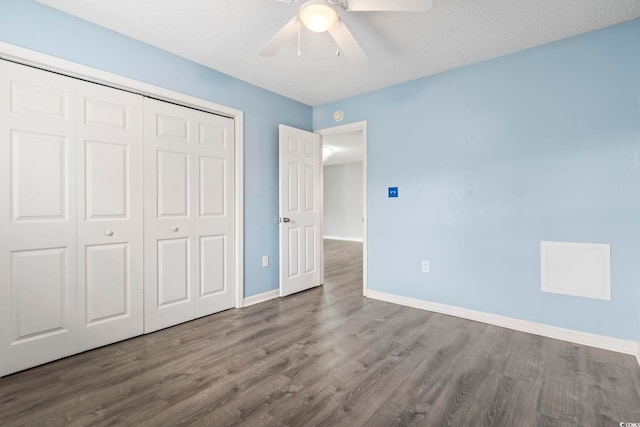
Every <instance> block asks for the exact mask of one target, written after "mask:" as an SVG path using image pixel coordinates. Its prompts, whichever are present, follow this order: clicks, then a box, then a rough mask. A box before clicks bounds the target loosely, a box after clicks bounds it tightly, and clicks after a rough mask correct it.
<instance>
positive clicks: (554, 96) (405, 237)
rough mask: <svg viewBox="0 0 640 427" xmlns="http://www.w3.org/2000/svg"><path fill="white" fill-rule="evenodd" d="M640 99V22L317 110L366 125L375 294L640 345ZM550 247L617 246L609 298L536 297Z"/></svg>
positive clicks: (320, 117)
mask: <svg viewBox="0 0 640 427" xmlns="http://www.w3.org/2000/svg"><path fill="white" fill-rule="evenodd" d="M639 95H640V20H635V21H631V22H628V23H624V24H621V25H617V26H614V27H610V28H608V29H604V30H600V31H597V32H592V33H589V34H585V35H581V36H578V37H575V38H572V39H568V40H564V41H560V42H557V43H553V44H549V45H545V46H542V47H538V48H533V49H529V50H527V51H523V52H520V53H516V54H513V55H509V56H505V57H502V58H498V59H495V60H491V61H487V62H483V63H479V64H475V65H471V66H467V67H463V68H460V69H457V70H453V71H450V72H446V73H442V74H439V75H436V76H433V77H429V78H424V79H420V80H416V81H413V82H409V83H406V84H402V85H398V86H394V87H391V88H387V89H382V90H378V91H375V92H372V93H368V94H365V95H361V96H357V97H353V98H349V99H346V100H344V101H340V102H335V103H332V104H328V105H324V106H320V107H316V108H314V128H315V129H321V128H327V127H331V126H335V125H336V123H334V122H333V120H332V118H331V115H332V112H333V111H335V110H337V109H342V110H343V111H344V114H345V118H346V121H349V122H355V121H359V120H367V121H368V144H369V145H368V173H369V177H368V185H369V187H368V188H369V190H368V191H369V194H368V200H369V206H368V213H369V236H368V237H369V247H368V249H369V263H368V265H369V271H368V273H369V276H368V277H369V288H370V289H374V290H378V291H382V292H388V293H391V294H396V295H402V296H407V297H412V298H418V299H422V300H428V301H435V302H439V303H444V304H450V305H454V306H459V307H465V308H469V309H474V310H479V311H483V312H489V313H496V314H500V315H505V316H510V317H515V318H519V319H525V320H529V321H534V322H540V323H544V324H549V325H555V326H560V327H565V328H570V329H575V330H581V331H586V332H591V333H595V334H602V335H607V336H611V337H617V338H622V339H630V340H640V325H639V323H638V317H639V312H640V309H639V307H640V109H639V105H638V104H639ZM341 124H342V123H341ZM389 186H398V187H399V196H400V197H399V198H398V199H388V198H387V187H389ZM541 240H555V241H568V242H591V243H610V244H611V265H612V267H611V268H612V274H611V279H612V300H611V301H601V300H594V299H587V298H579V297H572V296H563V295H555V294H548V293H542V292H541V291H540V241H541ZM422 259H428V260H430V261H431V273H429V274H424V273H421V272H420V260H422Z"/></svg>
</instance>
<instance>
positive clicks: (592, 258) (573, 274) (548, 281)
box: [540, 241, 611, 300]
mask: <svg viewBox="0 0 640 427" xmlns="http://www.w3.org/2000/svg"><path fill="white" fill-rule="evenodd" d="M540 270H541V278H542V292H552V293H555V294H564V295H573V296H579V297H586V298H597V299H603V300H610V299H611V245H608V244H599V243H567V242H545V241H542V242H540Z"/></svg>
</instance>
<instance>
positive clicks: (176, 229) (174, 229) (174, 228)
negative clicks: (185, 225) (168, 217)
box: [171, 226, 179, 231]
mask: <svg viewBox="0 0 640 427" xmlns="http://www.w3.org/2000/svg"><path fill="white" fill-rule="evenodd" d="M178 230H179V228H178V227H175V226H174V227H171V231H178Z"/></svg>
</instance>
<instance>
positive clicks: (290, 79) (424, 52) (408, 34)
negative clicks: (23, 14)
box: [38, 0, 640, 106]
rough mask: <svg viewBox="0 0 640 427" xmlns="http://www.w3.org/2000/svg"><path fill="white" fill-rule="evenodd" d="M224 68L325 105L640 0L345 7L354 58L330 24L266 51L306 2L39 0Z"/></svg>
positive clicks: (595, 20) (595, 22)
mask: <svg viewBox="0 0 640 427" xmlns="http://www.w3.org/2000/svg"><path fill="white" fill-rule="evenodd" d="M38 1H39V2H40V3H43V4H46V5H49V6H52V7H55V8H58V9H61V10H63V11H65V12H68V13H70V14H72V15H76V16H78V17H80V18H83V19H85V20H88V21H91V22H94V23H96V24H98V25H102V26H104V27H107V28H110V29H112V30H114V31H117V32H119V33H122V34H125V35H128V36H131V37H133V38H136V39H138V40H141V41H144V42H146V43H149V44H151V45H154V46H157V47H159V48H162V49H164V50H167V51H169V52H172V53H174V54H176V55H179V56H182V57H184V58H188V59H190V60H192V61H195V62H198V63H200V64H203V65H206V66H208V67H211V68H214V69H216V70H218V71H221V72H223V73H226V74H229V75H231V76H234V77H237V78H239V79H241V80H244V81H247V82H250V83H253V84H255V85H257V86H260V87H263V88H266V89H269V90H271V91H273V92H276V93H279V94H281V95H284V96H287V97H289V98H292V99H295V100H298V101H301V102H303V103H305V104H308V105H312V106H315V105H321V104H324V103H327V102H332V101H336V100H339V99H343V98H347V97H350V96H353V95H357V94H361V93H365V92H368V91H371V90H374V89H379V88H382V87H386V86H391V85H394V84H397V83H401V82H405V81H409V80H413V79H416V78H419V77H423V76H428V75H432V74H435V73H439V72H442V71H446V70H449V69H452V68H456V67H460V66H462V65H466V64H470V63H474V62H478V61H482V60H486V59H490V58H495V57H498V56H501V55H505V54H508V53H511V52H516V51H519V50H523V49H526V48H529V47H533V46H538V45H541V44H544V43H549V42H552V41H555V40H560V39H563V38H567V37H571V36H574V35H577V34H580V33H584V32H588V31H592V30H596V29H599V28H604V27H607V26H610V25H613V24H616V23H619V22H623V21H627V20H631V19H635V18H638V17H639V16H640V0H434V2H433V7H432V8H431V10H429V11H428V12H421V13H416V12H414V13H391V12H346V11H344V10H342V9H341V8H339V14H340V16H341V17H342V19H343V20H344V22H345V23H346V24H347V25H348V27H349V29H350V30H351V32H352V33H353V35H354V36H355V37H356V39H357V40H358V41H359V42H360V45H361V46H362V48H363V49H364V50H365V52H366V53H367V55H368V56H369V60H368V61H367V62H365V63H364V64H362V65H358V66H353V65H351V64H350V63H349V62H348V61H347V60H346V58H344V57H342V56H340V57H336V56H335V44H334V43H333V41H332V40H331V38H330V36H329V35H328V34H327V33H323V34H315V33H311V32H309V31H308V30H306V29H304V30H303V32H302V57H300V58H298V57H297V55H296V43H295V40H291V42H290V43H289V44H288V45H286V46H284V47H283V48H282V49H281V50H280V51H279V52H278V53H277V54H276V55H275V56H274V57H270V58H264V57H261V56H258V51H259V50H260V48H261V47H262V46H263V45H264V43H265V42H266V41H268V40H269V39H270V38H271V36H273V34H275V33H276V31H278V30H279V29H280V28H281V27H282V26H283V25H284V24H286V23H287V22H288V21H289V20H290V19H291V18H292V17H294V16H295V15H296V13H297V11H298V8H299V6H300V3H291V4H288V3H282V2H278V1H275V0H38Z"/></svg>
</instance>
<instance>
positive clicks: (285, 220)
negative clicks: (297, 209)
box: [282, 217, 291, 222]
mask: <svg viewBox="0 0 640 427" xmlns="http://www.w3.org/2000/svg"><path fill="white" fill-rule="evenodd" d="M282 222H291V219H290V218H287V217H284V218H282Z"/></svg>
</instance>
